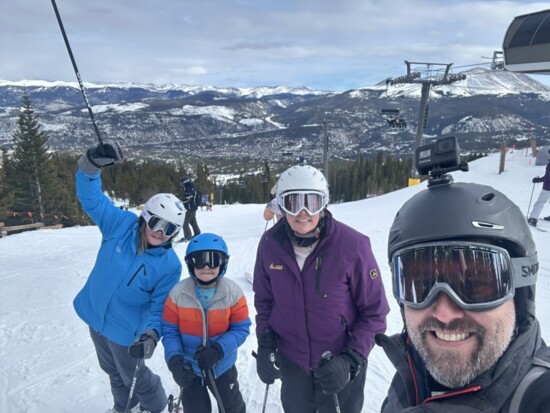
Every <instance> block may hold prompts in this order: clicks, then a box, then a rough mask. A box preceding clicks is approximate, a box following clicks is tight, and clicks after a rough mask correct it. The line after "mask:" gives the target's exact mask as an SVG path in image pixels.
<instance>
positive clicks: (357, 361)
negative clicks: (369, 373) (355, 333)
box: [340, 347, 365, 378]
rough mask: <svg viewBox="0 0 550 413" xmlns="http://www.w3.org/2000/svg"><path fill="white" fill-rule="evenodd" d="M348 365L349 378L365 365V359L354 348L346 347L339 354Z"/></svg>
mask: <svg viewBox="0 0 550 413" xmlns="http://www.w3.org/2000/svg"><path fill="white" fill-rule="evenodd" d="M340 355H341V356H342V357H344V358H345V359H346V360H347V361H348V363H349V365H350V373H351V378H354V377H355V376H356V375H357V374H358V373H359V372H360V371H361V369H362V368H364V367H365V359H364V358H363V356H362V355H361V354H359V353H358V352H357V351H356V350H354V349H352V348H350V347H348V348H346V349H345V350H344V351H342V353H341V354H340Z"/></svg>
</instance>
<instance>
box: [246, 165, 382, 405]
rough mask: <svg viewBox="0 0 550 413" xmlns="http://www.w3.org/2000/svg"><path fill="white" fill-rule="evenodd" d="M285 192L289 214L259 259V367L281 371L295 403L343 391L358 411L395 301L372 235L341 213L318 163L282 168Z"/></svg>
mask: <svg viewBox="0 0 550 413" xmlns="http://www.w3.org/2000/svg"><path fill="white" fill-rule="evenodd" d="M276 195H277V200H278V203H279V206H280V208H281V210H282V212H283V218H282V219H281V220H279V221H278V222H277V224H275V226H273V227H272V228H270V229H269V230H268V231H266V232H265V233H264V235H263V236H262V238H261V240H260V244H259V246H258V251H257V257H256V264H255V268H254V281H253V289H254V305H255V307H256V312H257V315H256V335H257V337H258V351H257V353H258V355H257V359H256V360H257V361H256V368H257V373H258V376H259V377H260V379H261V380H262V381H263V382H264V383H267V384H269V383H273V382H274V380H275V379H277V378H281V381H282V387H281V402H282V405H283V409H284V411H285V412H286V413H316V412H320V413H328V412H331V413H332V412H334V410H335V403H334V395H337V398H338V400H339V406H340V408H341V411H342V412H345V413H359V412H360V411H361V409H362V406H363V400H364V386H365V377H366V369H367V361H366V359H367V357H368V355H369V353H370V351H371V349H372V347H373V346H374V336H375V334H376V333H380V332H383V331H385V329H386V314H387V313H388V311H389V307H388V302H387V300H386V295H385V293H384V286H383V284H382V279H381V276H380V270H379V268H378V265H377V263H376V260H375V258H374V255H373V253H372V250H371V245H370V240H369V238H368V237H366V236H365V235H363V234H361V233H359V232H357V231H355V230H354V229H352V228H350V227H348V226H347V225H344V224H343V223H341V222H339V221H337V220H335V219H334V218H333V217H332V214H331V213H330V212H329V211H328V210H327V209H326V207H327V204H328V200H329V190H328V185H327V181H326V180H325V177H324V176H323V174H322V173H321V171H319V170H318V169H316V168H314V167H312V166H310V165H306V164H300V165H295V166H293V167H291V168H289V169H287V170H286V171H285V172H283V173H282V174H281V176H280V177H279V180H278V182H277V194H276ZM327 351H330V352H331V354H333V355H334V357H333V358H331V359H330V360H327V359H326V358H324V357H323V355H324V354H325V353H326V352H327Z"/></svg>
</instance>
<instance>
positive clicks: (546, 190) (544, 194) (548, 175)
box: [527, 149, 550, 227]
mask: <svg viewBox="0 0 550 413" xmlns="http://www.w3.org/2000/svg"><path fill="white" fill-rule="evenodd" d="M538 182H542V190H541V191H540V193H539V197H538V199H537V200H536V201H535V204H534V205H533V209H532V210H531V214H530V215H529V219H528V220H527V222H528V223H529V225H532V226H534V227H536V226H537V222H538V221H539V215H540V213H541V211H542V208H543V207H544V205H545V204H546V203H547V202H548V200H550V149H549V150H548V163H547V164H546V170H545V173H544V175H543V176H541V177H538V176H535V177H534V178H533V183H534V184H536V183H538ZM544 219H545V220H546V218H544Z"/></svg>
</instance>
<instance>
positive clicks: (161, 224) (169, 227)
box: [147, 215, 181, 237]
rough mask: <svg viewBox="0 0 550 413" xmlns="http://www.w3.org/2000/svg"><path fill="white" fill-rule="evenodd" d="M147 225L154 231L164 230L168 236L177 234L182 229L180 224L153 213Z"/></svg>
mask: <svg viewBox="0 0 550 413" xmlns="http://www.w3.org/2000/svg"><path fill="white" fill-rule="evenodd" d="M147 227H149V229H150V230H151V231H153V232H157V231H162V233H163V234H164V235H165V236H166V237H171V236H172V235H174V234H177V233H178V232H179V230H180V228H181V227H180V226H179V225H176V224H174V223H173V222H170V221H167V220H165V219H164V218H161V217H157V216H156V215H151V216H150V217H149V220H148V221H147Z"/></svg>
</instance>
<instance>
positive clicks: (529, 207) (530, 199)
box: [527, 182, 535, 219]
mask: <svg viewBox="0 0 550 413" xmlns="http://www.w3.org/2000/svg"><path fill="white" fill-rule="evenodd" d="M533 192H535V183H534V182H533V189H532V190H531V198H529V206H528V207H527V219H529V210H530V209H531V201H532V200H533Z"/></svg>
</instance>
